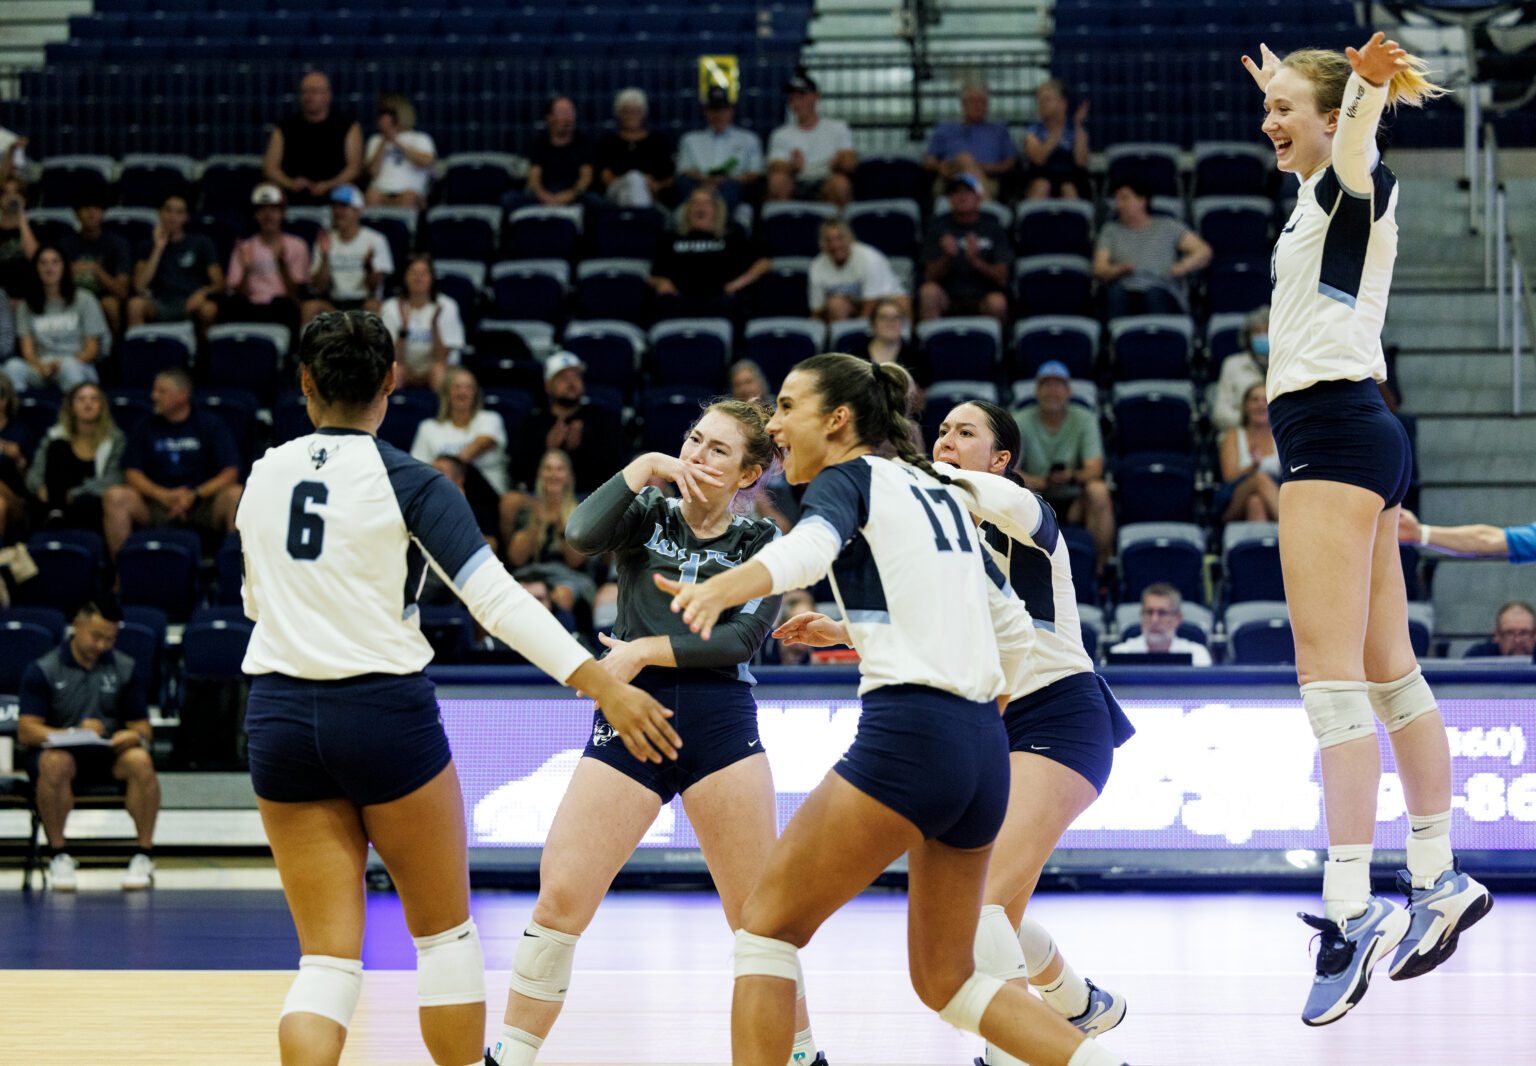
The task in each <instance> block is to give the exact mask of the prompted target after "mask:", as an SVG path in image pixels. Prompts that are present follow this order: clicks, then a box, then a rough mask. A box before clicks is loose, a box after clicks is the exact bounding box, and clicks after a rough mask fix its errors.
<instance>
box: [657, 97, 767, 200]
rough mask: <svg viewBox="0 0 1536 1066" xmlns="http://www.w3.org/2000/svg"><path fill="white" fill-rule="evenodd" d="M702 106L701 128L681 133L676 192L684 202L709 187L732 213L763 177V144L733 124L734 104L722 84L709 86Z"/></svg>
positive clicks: (753, 135)
mask: <svg viewBox="0 0 1536 1066" xmlns="http://www.w3.org/2000/svg"><path fill="white" fill-rule="evenodd" d="M703 104H704V128H703V129H701V130H694V131H692V132H691V133H685V134H683V139H682V140H681V141H680V142H679V143H678V148H677V174H678V178H677V189H678V193H679V194H680V195H681V197H682V199H683V200H685V201H686V200H687V199H688V197H689V195H690V194H692V192H693V190H694V189H696V188H698V187H699V186H700V185H709V186H712V187H713V188H714V189H715V191H716V192H718V193H719V194H720V195H721V197H723V198H724V200H725V202H726V205H727V206H728V207H729V208H730V209H731V210H733V211H734V210H735V209H736V205H738V204H739V203H741V201H742V197H743V194H750V192H751V190H752V189H753V188H754V187H755V186H756V184H757V183H758V182H759V181H761V180H762V178H763V142H762V141H760V140H758V137H757V134H755V133H752V132H749V131H748V130H744V129H742V128H741V127H739V126H737V125H736V124H735V121H734V120H735V118H736V105H735V104H734V103H733V102H732V100H731V91H730V90H729V89H727V88H726V87H725V86H724V85H711V86H710V87H709V91H708V92H706V93H705V94H704V100H703ZM749 198H750V195H749Z"/></svg>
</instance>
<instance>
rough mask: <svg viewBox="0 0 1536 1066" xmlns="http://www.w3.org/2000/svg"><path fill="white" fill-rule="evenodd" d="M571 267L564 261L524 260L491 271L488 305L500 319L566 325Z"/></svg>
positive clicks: (501, 264)
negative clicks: (489, 302) (489, 303)
mask: <svg viewBox="0 0 1536 1066" xmlns="http://www.w3.org/2000/svg"><path fill="white" fill-rule="evenodd" d="M570 282H571V266H570V264H569V263H567V262H565V260H564V259H524V260H514V261H511V262H506V263H497V264H496V265H495V266H493V267H491V301H492V303H493V305H494V306H495V309H496V315H497V317H499V318H504V319H515V320H518V321H530V320H531V321H535V322H549V323H551V324H558V323H560V322H564V321H565V303H566V294H567V292H568V291H569V289H570Z"/></svg>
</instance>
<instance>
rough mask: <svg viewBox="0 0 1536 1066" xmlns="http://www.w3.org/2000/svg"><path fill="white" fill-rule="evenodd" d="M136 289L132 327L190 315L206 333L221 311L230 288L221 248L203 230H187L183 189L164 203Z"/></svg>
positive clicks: (141, 258) (138, 266) (142, 255)
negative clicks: (226, 288) (220, 298)
mask: <svg viewBox="0 0 1536 1066" xmlns="http://www.w3.org/2000/svg"><path fill="white" fill-rule="evenodd" d="M133 290H134V293H135V296H134V297H133V299H131V300H129V301H128V324H129V325H130V326H139V325H143V324H144V323H145V322H183V321H185V320H187V319H189V318H190V319H192V320H193V321H194V322H196V323H197V327H198V330H199V331H200V332H205V331H206V330H207V328H208V327H209V326H211V325H213V323H214V321H215V320H216V319H217V318H218V316H219V305H218V302H217V300H216V297H217V296H218V295H219V294H220V293H222V292H223V291H224V270H223V268H222V267H220V266H219V253H218V252H217V251H216V250H215V249H214V247H213V241H211V240H209V239H208V238H207V237H206V236H204V235H203V234H201V233H188V232H187V200H186V197H184V196H182V195H181V194H180V193H172V194H171V195H169V196H167V197H166V198H165V201H164V202H163V203H161V205H160V221H159V223H157V224H156V226H155V232H154V235H153V236H152V237H151V238H150V239H149V240H148V241H147V242H146V243H144V244H143V245H141V246H140V248H139V253H138V258H137V261H136V262H135V263H134V266H133Z"/></svg>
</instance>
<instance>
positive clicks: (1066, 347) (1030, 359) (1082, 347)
mask: <svg viewBox="0 0 1536 1066" xmlns="http://www.w3.org/2000/svg"><path fill="white" fill-rule="evenodd" d="M1099 333H1100V326H1099V323H1098V320H1097V319H1093V318H1086V317H1080V316H1069V315H1039V316H1037V317H1035V318H1028V319H1025V320H1024V321H1022V322H1019V323H1017V324H1015V325H1014V327H1013V348H1012V353H1013V366H1012V369H1011V372H1010V376H1011V377H1013V378H1014V379H1015V380H1020V379H1030V378H1033V377H1034V376H1035V372H1036V371H1037V370H1039V369H1040V364H1041V363H1045V362H1049V361H1050V360H1053V359H1054V360H1056V361H1057V362H1060V363H1065V364H1066V367H1067V370H1068V371H1069V372H1070V373H1071V376H1072V377H1073V378H1077V379H1085V380H1086V379H1091V378H1092V377H1093V376H1094V363H1095V362H1096V361H1097V356H1098V351H1099Z"/></svg>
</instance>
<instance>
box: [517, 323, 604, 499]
mask: <svg viewBox="0 0 1536 1066" xmlns="http://www.w3.org/2000/svg"><path fill="white" fill-rule="evenodd" d="M586 370H587V364H586V363H584V362H582V361H581V358H580V357H579V356H577V355H576V354H575V353H573V352H567V351H563V350H562V351H556V352H553V353H551V354H550V355H549V356H548V357H547V358H546V359H545V360H544V396H545V403H544V409H543V410H542V411H536V412H534V413H533V415H531V416H530V417H529V419H528V421H527V422H526V423H524V428H523V432H522V433H521V434H520V435H519V436H520V439H519V444H518V453H517V454H516V455H515V456H513V464H514V470H513V476H514V478H516V479H517V480H520V481H522V482H523V484H524V485H527V486H528V487H529V488H532V487H533V484H534V481H535V480H536V478H537V477H538V471H539V463H540V461H541V460H542V459H543V457H544V453H545V452H547V451H549V450H551V449H558V450H560V451H563V452H565V454H566V455H568V456H570V458H571V465H572V467H573V468H574V470H575V473H576V492H577V493H578V494H583V495H584V494H586V493H588V492H591V491H592V490H593V489H595V488H597V487H598V486H599V485H601V484H602V483H603V482H605V481H607V480H608V479H609V478H610V477H612V476H613V475H614V474H615V473H616V472H617V471H618V469H619V468H620V467H621V466H623V465H624V463H625V462H626V461H627V459H628V458H629V454H630V449H629V448H628V447H626V445H625V442H624V435H623V429H622V427H621V426H620V423H619V416H618V414H617V413H616V412H615V411H613V410H611V409H609V408H608V407H605V406H603V405H602V404H596V403H593V402H592V400H591V398H590V397H588V395H587V384H586V378H585V374H586Z"/></svg>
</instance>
